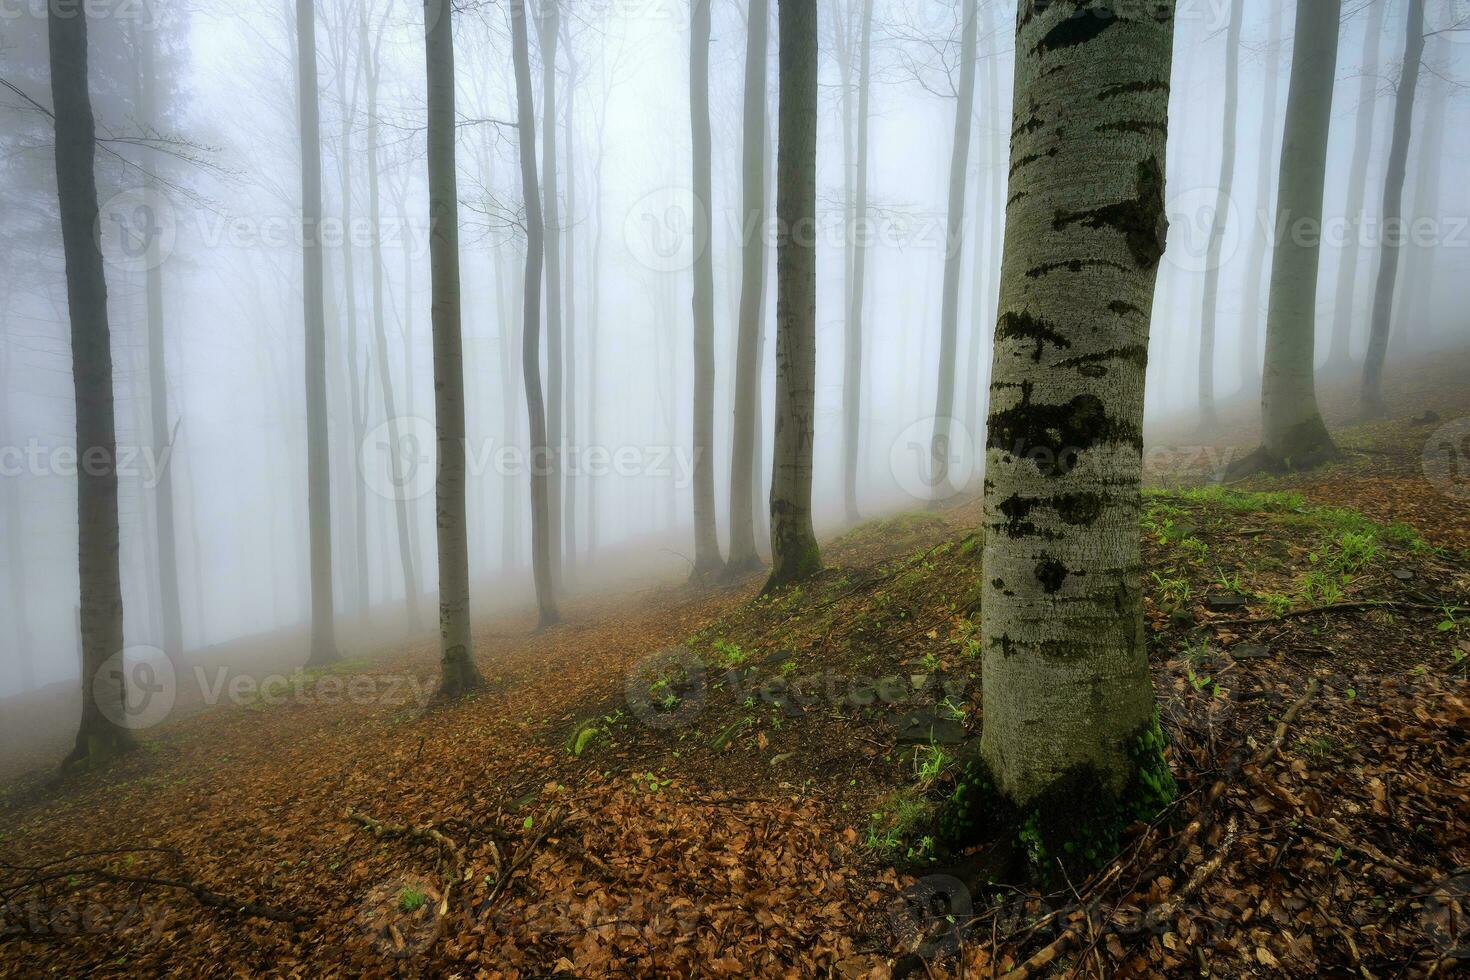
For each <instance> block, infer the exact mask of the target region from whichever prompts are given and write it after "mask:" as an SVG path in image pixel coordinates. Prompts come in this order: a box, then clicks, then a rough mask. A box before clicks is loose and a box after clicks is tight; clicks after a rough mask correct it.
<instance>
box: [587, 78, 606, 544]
mask: <svg viewBox="0 0 1470 980" xmlns="http://www.w3.org/2000/svg"><path fill="white" fill-rule="evenodd" d="M607 93H608V84H607V79H606V77H604V78H603V85H602V111H601V112H600V113H599V114H598V117H597V118H598V126H597V156H596V157H594V158H593V163H592V188H593V189H592V201H593V204H592V208H593V212H594V213H595V214H596V216H597V223H596V229H595V230H594V231H593V234H592V311H591V314H592V315H591V316H590V317H589V318H588V323H587V348H588V349H587V427H588V433H587V442H588V445H590V446H594V447H595V446H600V445H601V444H602V429H601V425H600V423H601V419H600V418H599V413H600V411H601V401H600V398H599V392H600V388H601V384H602V371H601V368H602V363H601V361H599V360H598V356H597V341H598V333H599V332H600V331H601V329H602V201H603V188H602V158H603V154H604V153H605V151H606V142H605V135H606V129H605V127H606V120H607V103H608V94H607ZM597 489H598V481H597V480H596V479H591V480H588V481H587V552H588V554H593V553H595V552H596V551H597V529H598V522H597V506H598V498H599V495H598V493H597Z"/></svg>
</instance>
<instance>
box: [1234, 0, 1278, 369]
mask: <svg viewBox="0 0 1470 980" xmlns="http://www.w3.org/2000/svg"><path fill="white" fill-rule="evenodd" d="M1285 6H1286V5H1285V4H1284V3H1276V4H1272V5H1271V26H1270V28H1269V29H1270V32H1271V33H1270V36H1269V37H1267V39H1266V46H1265V50H1264V52H1263V53H1262V55H1261V56H1262V57H1263V58H1264V59H1265V60H1266V76H1265V78H1264V79H1263V81H1262V85H1263V88H1264V96H1265V103H1264V107H1263V109H1262V111H1261V133H1260V141H1259V143H1258V145H1257V150H1256V160H1257V168H1256V202H1257V203H1256V210H1257V211H1258V212H1259V213H1261V214H1267V213H1269V210H1270V203H1271V190H1272V184H1271V165H1272V163H1275V162H1278V160H1277V158H1276V157H1275V156H1274V155H1273V154H1272V152H1271V151H1272V150H1273V149H1274V148H1275V146H1276V136H1277V134H1278V133H1280V132H1281V120H1280V118H1279V116H1278V111H1277V108H1278V106H1279V105H1280V102H1281V93H1280V89H1281V83H1280V78H1281V29H1282V10H1283V9H1284V8H1285ZM1256 225H1257V223H1256V222H1252V223H1251V227H1250V234H1251V244H1250V261H1249V263H1248V264H1247V266H1246V274H1245V303H1244V308H1243V309H1242V310H1241V319H1240V371H1241V377H1242V379H1243V380H1244V383H1245V388H1246V390H1247V391H1250V390H1253V389H1257V388H1259V387H1260V385H1261V319H1262V318H1261V293H1262V289H1261V283H1262V281H1263V280H1264V279H1265V266H1266V254H1267V253H1268V252H1269V251H1270V250H1271V249H1272V247H1273V242H1272V237H1271V234H1270V232H1265V231H1263V230H1262V229H1260V228H1258V227H1256Z"/></svg>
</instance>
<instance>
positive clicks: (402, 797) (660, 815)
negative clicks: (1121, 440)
mask: <svg viewBox="0 0 1470 980" xmlns="http://www.w3.org/2000/svg"><path fill="white" fill-rule="evenodd" d="M1467 377H1470V358H1467V357H1459V358H1457V359H1444V362H1443V363H1442V364H1440V365H1438V366H1436V367H1435V368H1434V369H1433V370H1425V371H1423V372H1420V373H1419V374H1418V375H1417V376H1415V377H1414V379H1413V381H1412V390H1413V395H1412V397H1409V396H1407V395H1404V396H1403V397H1395V398H1393V399H1391V415H1390V417H1389V418H1388V419H1386V420H1383V421H1381V422H1375V423H1372V424H1353V423H1352V422H1351V419H1350V417H1349V416H1348V415H1347V412H1348V411H1350V403H1349V402H1348V401H1347V399H1346V398H1344V400H1343V401H1342V402H1341V403H1337V402H1334V400H1333V399H1334V397H1335V396H1333V395H1332V394H1330V393H1329V395H1328V399H1327V402H1328V411H1329V415H1330V421H1331V422H1332V423H1334V432H1335V433H1336V434H1337V435H1338V437H1339V440H1340V442H1341V444H1342V445H1343V447H1344V448H1345V449H1347V450H1348V453H1347V454H1346V456H1345V458H1344V459H1343V460H1342V461H1341V462H1339V463H1336V464H1333V465H1332V466H1330V467H1324V468H1323V469H1321V470H1318V471H1315V472H1313V473H1310V474H1305V475H1300V476H1296V477H1293V478H1291V479H1289V480H1287V479H1282V480H1273V479H1256V480H1252V481H1250V482H1249V483H1248V484H1244V485H1240V486H1231V487H1218V486H1190V485H1187V484H1190V483H1191V482H1193V480H1194V475H1193V474H1192V473H1191V472H1189V471H1190V470H1191V467H1193V466H1194V465H1195V464H1194V463H1193V462H1190V461H1189V460H1184V458H1183V456H1179V457H1177V458H1174V457H1171V458H1170V459H1169V460H1168V461H1167V466H1166V467H1165V469H1166V471H1167V472H1166V474H1165V475H1166V477H1167V481H1168V482H1169V483H1171V484H1175V483H1177V484H1181V485H1179V486H1161V487H1156V488H1155V489H1152V490H1150V491H1149V493H1148V495H1147V497H1146V500H1145V504H1146V514H1145V519H1144V527H1143V532H1144V551H1145V563H1146V569H1147V574H1146V578H1145V581H1144V589H1145V595H1146V614H1147V625H1148V629H1149V635H1150V659H1151V663H1152V666H1153V669H1154V678H1155V689H1156V691H1157V694H1158V697H1159V701H1160V715H1161V721H1162V724H1163V727H1164V730H1165V732H1166V733H1167V735H1168V736H1169V738H1170V744H1169V749H1168V756H1169V760H1170V763H1171V765H1172V768H1173V771H1174V774H1175V777H1176V779H1177V781H1178V783H1179V787H1180V795H1179V799H1178V801H1177V803H1175V804H1174V806H1173V807H1172V808H1171V809H1170V810H1169V811H1168V812H1167V813H1166V814H1165V815H1164V816H1163V817H1162V818H1161V819H1160V820H1158V821H1156V822H1155V823H1154V824H1152V825H1150V826H1147V827H1145V826H1136V827H1134V828H1132V830H1131V832H1130V834H1129V836H1128V839H1127V846H1126V848H1125V850H1124V852H1123V854H1122V856H1121V857H1120V858H1119V859H1118V860H1117V861H1115V862H1113V863H1112V864H1110V865H1108V866H1107V867H1106V868H1105V869H1104V870H1103V871H1101V872H1099V873H1098V874H1097V875H1095V876H1094V877H1093V878H1092V879H1090V880H1087V881H1072V882H1070V883H1069V884H1068V886H1067V887H1065V888H1063V889H1060V890H1058V891H1055V892H1052V893H1049V894H1043V893H1042V892H1040V891H1038V890H1029V891H1028V890H1025V889H1017V888H1010V889H994V888H988V887H987V885H986V879H985V873H984V868H985V866H986V865H985V859H986V855H985V854H983V853H982V854H979V855H973V854H972V855H969V856H967V857H966V858H965V859H964V860H959V861H956V860H954V858H953V855H947V854H943V853H941V850H942V849H941V848H940V847H939V846H938V845H937V843H936V838H935V834H934V831H933V822H934V817H935V814H936V812H937V809H938V808H939V806H941V805H942V803H943V802H944V800H945V798H946V796H947V794H948V792H949V791H950V788H951V786H952V783H953V779H954V776H955V772H956V768H957V760H958V759H959V758H960V757H962V756H963V755H964V753H965V752H966V743H967V742H971V741H972V740H973V737H974V736H975V735H976V734H977V733H978V731H979V726H980V717H979V715H980V682H981V678H980V677H979V676H978V675H979V657H978V649H977V627H976V618H975V617H976V616H977V615H978V613H979V609H978V592H977V590H976V586H977V578H978V574H979V561H980V552H981V548H980V542H979V539H978V538H977V537H976V536H975V535H974V529H975V528H976V527H977V526H978V523H979V520H978V518H979V504H978V501H974V500H969V501H965V502H962V503H960V504H958V505H957V506H955V507H952V508H950V509H947V510H943V511H938V512H929V513H922V514H907V515H899V516H896V517H892V518H887V519H882V520H877V521H872V522H869V523H867V524H864V525H862V526H860V527H858V528H854V529H852V530H850V531H848V532H847V533H846V534H844V535H843V536H842V537H841V538H839V539H838V540H836V541H833V542H830V543H829V544H828V546H827V547H826V549H825V552H824V558H825V559H826V561H827V563H828V566H829V567H828V569H827V571H825V572H823V573H822V574H821V575H820V576H819V577H817V578H816V579H815V580H813V581H811V582H809V583H807V584H805V585H803V586H802V587H800V588H799V589H794V590H791V591H789V592H786V593H783V594H781V595H779V596H777V597H775V598H770V599H757V598H756V593H757V591H758V589H759V586H760V584H761V581H760V578H759V577H758V576H756V577H752V578H750V579H748V580H746V581H744V582H741V583H739V584H738V585H736V586H732V587H728V588H715V589H699V588H695V587H690V586H686V587H680V588H661V589H657V590H653V591H649V592H645V593H641V594H639V595H638V596H636V597H630V596H627V595H622V596H616V595H604V596H599V597H594V598H589V599H583V600H579V601H577V602H574V603H572V604H570V605H569V607H568V608H567V610H566V615H567V622H566V623H565V624H564V625H562V626H558V627H555V628H552V629H549V630H545V631H541V632H535V631H534V630H533V626H534V623H533V622H532V621H531V620H530V619H528V618H511V619H505V620H501V621H498V622H486V623H483V624H482V625H481V626H480V627H479V632H478V635H477V649H476V654H477V658H478V661H479V663H480V667H481V670H482V672H483V673H484V674H485V677H486V679H487V681H488V682H489V686H488V688H487V690H486V691H485V692H483V693H482V694H480V695H478V696H476V697H474V698H473V699H471V700H469V701H466V702H463V703H460V704H457V705H453V706H450V707H446V708H437V709H431V710H429V711H428V712H427V713H425V712H424V711H423V710H422V709H421V707H420V703H419V698H420V695H421V693H422V692H426V691H432V685H433V683H434V681H435V676H436V673H437V669H436V662H435V661H436V656H435V650H434V649H433V647H432V646H430V645H428V644H424V645H421V646H419V647H417V648H414V649H409V650H404V651H401V652H399V653H397V654H395V655H393V656H391V657H387V658H383V659H378V660H373V661H370V662H365V661H353V662H349V663H346V664H343V665H341V666H340V667H339V668H337V669H336V670H332V671H317V672H311V673H309V674H306V675H297V676H298V677H299V678H300V679H299V680H289V681H282V683H281V685H280V686H279V687H278V688H276V689H268V690H265V691H258V690H252V689H251V688H250V686H249V685H244V686H242V688H241V689H240V691H239V692H237V695H236V696H234V697H225V698H223V699H222V702H223V703H222V704H221V706H219V707H216V708H214V709H213V710H209V711H206V712H202V713H198V714H195V715H193V716H192V717H188V718H184V719H182V720H178V721H174V722H171V723H169V724H167V725H163V726H160V727H158V728H156V729H152V730H150V731H149V732H148V733H147V737H146V738H145V739H144V741H143V750H142V751H140V752H137V753H134V754H132V755H130V756H128V757H126V758H125V759H123V760H122V761H121V762H119V763H118V764H116V765H115V766H113V767H112V768H111V769H109V770H107V771H105V772H101V773H96V774H91V775H83V776H72V777H67V778H64V779H40V778H29V779H22V780H17V781H15V782H14V783H13V784H12V785H10V786H9V787H8V788H7V789H5V790H3V791H0V907H3V908H4V916H3V918H0V973H4V974H13V975H25V976H34V975H49V974H56V975H64V976H79V975H83V974H91V975H97V976H109V975H154V974H161V973H163V972H165V971H171V972H177V973H180V974H181V975H191V976H241V975H272V976H297V975H302V976H305V975H309V976H394V975H406V976H411V975H430V976H451V975H460V976H491V977H520V978H528V977H545V976H609V975H621V976H647V975H668V976H688V975H712V976H721V975H731V976H768V975H783V976H794V977H795V976H840V977H886V976H891V975H905V974H917V975H921V976H925V975H927V976H934V977H940V976H966V977H988V976H999V975H1001V974H1003V973H1004V972H1005V971H1007V970H1009V969H1013V968H1015V967H1017V966H1020V965H1021V964H1023V963H1027V962H1028V960H1029V961H1030V964H1031V966H1030V968H1029V969H1030V971H1031V973H1032V975H1045V974H1046V971H1047V970H1048V969H1055V970H1057V971H1058V975H1065V974H1069V973H1070V974H1074V975H1081V976H1093V975H1123V976H1140V975H1151V974H1156V973H1168V974H1173V975H1180V976H1182V975H1186V974H1188V975H1191V976H1198V975H1213V976H1247V975H1256V976H1276V975H1283V974H1285V975H1291V976H1302V977H1307V976H1322V975H1332V976H1346V975H1356V976H1364V977H1383V978H1395V977H1401V976H1426V975H1431V974H1438V975H1450V974H1453V973H1455V972H1457V970H1461V969H1463V968H1464V967H1465V965H1466V963H1467V962H1470V678H1467V674H1470V523H1467V512H1470V506H1467V503H1470V474H1467V473H1465V472H1464V471H1463V469H1462V470H1459V471H1455V470H1453V469H1451V470H1448V471H1445V470H1443V469H1437V468H1436V467H1437V466H1438V463H1436V462H1435V459H1436V458H1437V457H1436V453H1438V452H1439V451H1440V447H1439V444H1438V443H1436V441H1435V440H1436V437H1437V433H1440V432H1441V427H1442V426H1443V425H1445V424H1446V423H1450V422H1453V421H1454V420H1457V419H1465V418H1467V417H1470V385H1467V384H1466V382H1465V378H1467ZM1401 380H1402V379H1401ZM1408 387H1409V386H1408V385H1406V384H1403V383H1400V384H1399V385H1397V386H1396V389H1395V390H1396V391H1399V392H1404V391H1406V390H1407V388H1408ZM1242 411H1244V410H1242ZM1430 412H1432V413H1435V414H1436V415H1437V416H1438V419H1442V420H1443V421H1438V420H1436V419H1435V418H1433V417H1431V416H1430V415H1427V414H1426V413H1430ZM1416 420H1418V421H1416ZM1467 424H1470V423H1467ZM1222 431H1227V432H1230V433H1232V435H1233V437H1234V439H1235V440H1236V444H1235V445H1232V444H1231V442H1230V441H1229V440H1211V441H1209V446H1210V447H1212V448H1213V449H1214V450H1215V452H1214V453H1213V454H1203V453H1194V454H1192V455H1191V456H1190V459H1191V460H1192V459H1194V458H1195V457H1196V456H1197V457H1199V458H1200V460H1201V462H1200V464H1199V465H1200V466H1201V467H1202V468H1203V469H1208V468H1209V462H1210V460H1214V461H1216V462H1218V460H1219V458H1220V453H1221V451H1223V450H1229V451H1231V452H1234V451H1237V450H1238V451H1239V452H1240V453H1241V454H1243V453H1244V451H1246V450H1248V449H1249V448H1250V447H1249V446H1248V445H1244V444H1243V442H1241V440H1246V439H1249V438H1250V435H1251V432H1250V428H1249V426H1248V424H1247V423H1245V422H1241V423H1240V424H1234V423H1231V422H1230V421H1229V420H1228V418H1227V421H1226V425H1225V427H1224V429H1223V430H1222ZM1169 435H1170V434H1168V433H1164V434H1163V435H1162V436H1160V435H1159V434H1154V436H1153V441H1154V442H1155V443H1158V444H1160V445H1163V444H1165V442H1166V441H1167V440H1168V438H1169ZM1187 438H1189V435H1188V434H1187V433H1186V434H1181V435H1180V439H1187ZM1161 440H1163V441H1161ZM1196 441H1202V440H1196ZM1180 444H1182V442H1179V441H1176V442H1174V443H1170V445H1180ZM1180 452H1183V451H1182V450H1181V451H1180ZM1426 453H1427V454H1428V455H1429V456H1430V457H1431V465H1430V466H1429V468H1428V470H1427V472H1428V476H1426V469H1425V466H1424V464H1423V459H1424V457H1425V455H1426ZM1207 457H1208V458H1207ZM201 683H204V680H203V679H201ZM209 683H211V684H215V685H221V684H223V685H227V684H228V678H222V677H221V678H214V679H212V680H210V681H209Z"/></svg>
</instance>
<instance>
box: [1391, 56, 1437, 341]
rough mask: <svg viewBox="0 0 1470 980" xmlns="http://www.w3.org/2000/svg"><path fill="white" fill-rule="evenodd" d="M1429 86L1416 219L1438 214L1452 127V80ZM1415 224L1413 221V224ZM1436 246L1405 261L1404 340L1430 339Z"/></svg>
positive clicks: (1401, 296) (1400, 300)
mask: <svg viewBox="0 0 1470 980" xmlns="http://www.w3.org/2000/svg"><path fill="white" fill-rule="evenodd" d="M1423 84H1424V85H1426V86H1427V87H1428V89H1429V101H1428V102H1427V103H1425V106H1424V113H1423V116H1422V118H1424V119H1426V120H1434V121H1435V124H1434V125H1430V126H1426V127H1425V131H1424V141H1423V142H1422V143H1420V144H1419V152H1418V153H1417V154H1415V156H1417V157H1418V160H1417V161H1415V166H1414V181H1413V183H1412V185H1411V186H1412V187H1413V188H1414V207H1413V218H1414V219H1417V218H1420V217H1431V216H1433V215H1435V214H1437V213H1438V210H1439V194H1440V187H1439V184H1440V171H1441V170H1442V169H1443V164H1444V131H1445V130H1446V129H1447V128H1449V127H1448V126H1446V125H1443V124H1441V123H1440V122H1439V121H1440V120H1443V119H1445V102H1446V99H1447V98H1448V96H1449V92H1450V83H1449V82H1447V81H1446V80H1445V79H1442V78H1438V77H1436V76H1434V75H1430V76H1429V77H1428V78H1426V79H1424V83H1423ZM1410 227H1412V224H1411V225H1410ZM1434 259H1435V251H1434V249H1418V250H1416V251H1414V252H1411V253H1410V254H1409V258H1408V260H1407V261H1405V262H1404V274H1405V276H1406V277H1407V278H1406V279H1405V282H1404V288H1403V289H1396V290H1395V293H1396V294H1397V300H1396V305H1397V307H1398V312H1397V313H1396V314H1395V315H1394V322H1395V323H1401V324H1403V327H1402V329H1403V330H1404V339H1405V340H1409V341H1414V342H1420V341H1424V340H1427V339H1429V337H1428V329H1429V322H1428V321H1429V314H1430V310H1431V309H1432V305H1431V304H1432V302H1433V299H1434Z"/></svg>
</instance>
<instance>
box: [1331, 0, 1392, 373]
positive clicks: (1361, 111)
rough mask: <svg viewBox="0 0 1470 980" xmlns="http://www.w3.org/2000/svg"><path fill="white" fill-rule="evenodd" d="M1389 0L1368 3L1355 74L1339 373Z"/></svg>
mask: <svg viewBox="0 0 1470 980" xmlns="http://www.w3.org/2000/svg"><path fill="white" fill-rule="evenodd" d="M1387 10H1388V0H1378V2H1375V3H1371V4H1369V6H1368V23H1367V25H1366V27H1365V28H1364V31H1365V33H1364V35H1363V64H1362V66H1361V68H1360V69H1359V74H1358V111H1357V113H1356V114H1355V117H1356V123H1355V125H1356V127H1357V135H1356V137H1355V138H1354V141H1353V162H1352V169H1351V171H1350V172H1349V174H1348V189H1347V200H1346V202H1345V204H1344V207H1343V214H1344V215H1345V216H1346V217H1347V219H1348V225H1347V235H1346V237H1345V239H1344V241H1343V243H1342V250H1341V251H1340V253H1339V254H1338V259H1337V283H1336V285H1337V301H1336V302H1335V303H1333V304H1332V344H1331V346H1330V347H1329V348H1328V352H1327V365H1326V367H1327V369H1328V371H1337V372H1342V371H1344V370H1346V368H1347V367H1348V365H1349V364H1351V363H1352V346H1353V313H1354V312H1355V310H1354V309H1353V307H1354V295H1353V294H1354V293H1355V292H1356V289H1355V288H1354V286H1355V285H1356V283H1357V280H1358V276H1357V271H1358V253H1359V245H1360V243H1361V229H1362V225H1361V224H1360V223H1359V224H1354V221H1353V219H1355V218H1366V217H1367V203H1368V195H1367V190H1368V161H1369V159H1370V158H1371V157H1372V156H1373V136H1374V129H1373V122H1374V120H1375V119H1376V118H1377V116H1378V83H1379V81H1380V79H1379V75H1378V71H1379V67H1378V66H1379V62H1380V61H1381V60H1382V50H1383V17H1384V14H1385V13H1386V12H1387Z"/></svg>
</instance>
